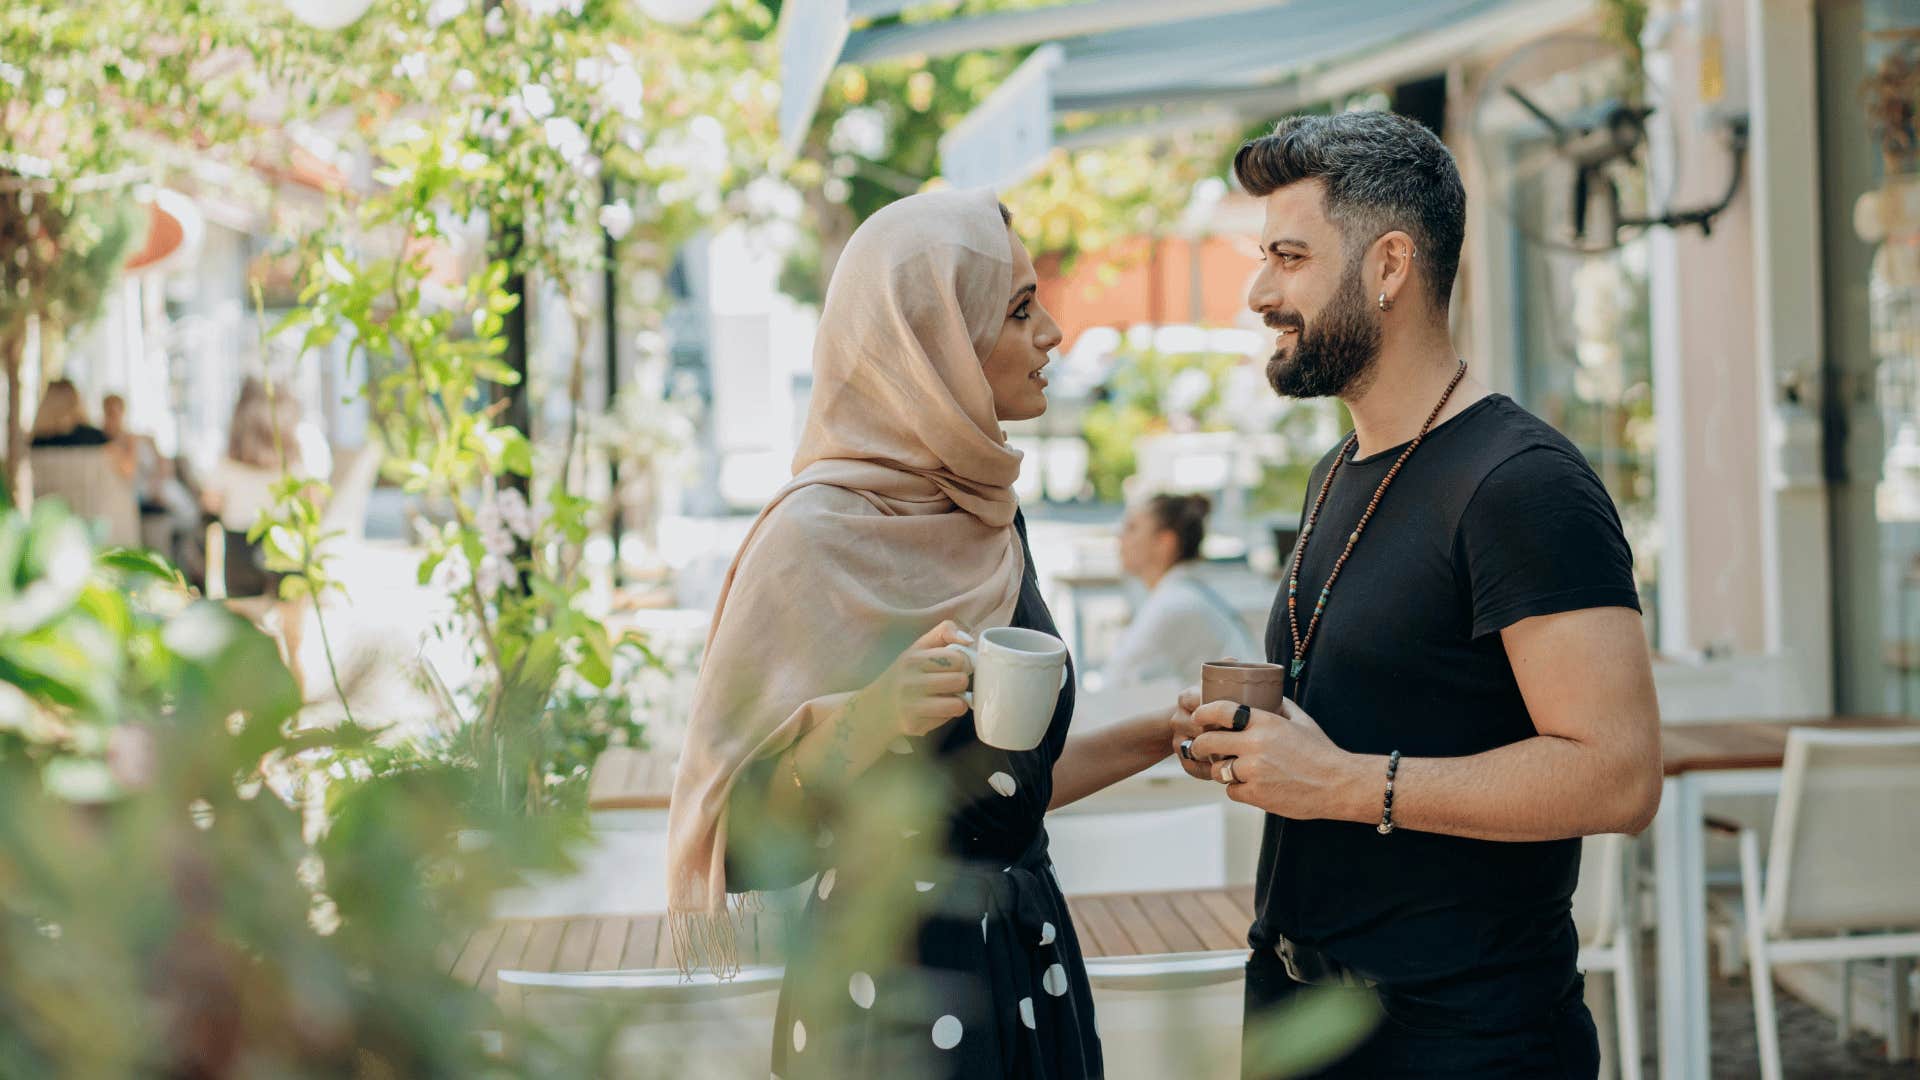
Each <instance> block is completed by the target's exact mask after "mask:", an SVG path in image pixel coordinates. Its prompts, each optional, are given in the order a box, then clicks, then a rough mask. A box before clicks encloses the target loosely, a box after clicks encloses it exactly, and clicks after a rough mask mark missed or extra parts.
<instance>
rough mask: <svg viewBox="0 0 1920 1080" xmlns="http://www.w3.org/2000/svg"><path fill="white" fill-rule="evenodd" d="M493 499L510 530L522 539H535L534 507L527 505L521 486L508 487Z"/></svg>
mask: <svg viewBox="0 0 1920 1080" xmlns="http://www.w3.org/2000/svg"><path fill="white" fill-rule="evenodd" d="M493 501H494V504H495V505H496V506H497V507H498V513H499V516H500V520H501V521H502V522H503V523H505V524H506V526H507V530H508V531H509V532H511V533H513V535H515V536H517V537H519V538H520V539H522V540H532V539H533V508H532V507H530V506H528V505H527V497H526V496H525V495H523V494H521V493H520V489H519V488H507V489H506V490H505V491H502V492H500V493H499V494H498V495H495V496H494V498H493Z"/></svg>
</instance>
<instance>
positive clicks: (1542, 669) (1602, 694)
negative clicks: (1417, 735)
mask: <svg viewBox="0 0 1920 1080" xmlns="http://www.w3.org/2000/svg"><path fill="white" fill-rule="evenodd" d="M1501 639H1502V641H1503V643H1504V644H1505V646H1506V649H1507V656H1508V659H1509V661H1510V662H1511V663H1512V665H1513V672H1514V678H1515V680H1516V681H1517V682H1518V683H1519V686H1520V693H1521V696H1522V698H1524V699H1525V701H1526V704H1527V710H1528V712H1529V713H1530V714H1531V715H1532V717H1533V722H1534V727H1535V728H1536V729H1537V730H1538V731H1539V734H1538V735H1537V736H1535V737H1533V738H1529V739H1522V740H1521V741H1519V742H1516V743H1512V744H1510V745H1508V746H1502V747H1499V748H1497V749H1494V750H1488V751H1486V752H1484V753H1479V754H1472V755H1469V756H1466V757H1457V758H1403V759H1402V760H1401V762H1400V766H1399V771H1398V775H1397V776H1396V778H1395V780H1394V798H1393V818H1394V824H1395V826H1396V827H1403V828H1409V829H1418V830H1421V831H1423V832H1434V833H1444V834H1448V835H1452V836H1467V837H1473V838H1476V839H1481V840H1512V841H1519V840H1557V839H1561V838H1563V837H1570V836H1588V835H1593V834H1597V833H1608V832H1625V833H1637V832H1640V831H1641V830H1643V829H1645V828H1646V827H1647V825H1648V823H1650V822H1651V821H1652V820H1653V814H1654V811H1655V810H1656V809H1657V808H1658V807H1659V804H1660V711H1659V704H1658V701H1657V700H1656V698H1655V696H1654V689H1653V670H1652V663H1651V660H1650V658H1649V657H1648V655H1647V645H1646V638H1645V636H1644V635H1643V633H1642V630H1641V624H1640V616H1639V614H1638V613H1637V612H1634V611H1632V610H1630V609H1627V608H1587V609H1582V610H1578V611H1569V612H1564V613H1560V614H1555V615H1541V616H1536V617H1534V618H1530V619H1523V620H1521V621H1520V622H1517V623H1515V624H1513V625H1512V626H1510V627H1508V628H1506V629H1505V630H1503V631H1501ZM1233 709H1234V706H1233V704H1232V703H1231V702H1216V703H1214V704H1212V705H1207V706H1202V707H1201V708H1199V709H1198V710H1197V711H1194V713H1193V721H1194V722H1195V723H1197V724H1198V726H1200V727H1202V728H1207V729H1222V728H1228V727H1230V726H1231V724H1232V719H1233ZM1284 710H1285V711H1284V715H1277V714H1271V713H1260V712H1256V713H1255V714H1254V719H1253V722H1252V723H1250V724H1249V725H1248V727H1247V730H1246V731H1244V732H1240V733H1237V734H1236V733H1234V732H1231V731H1223V730H1208V731H1206V732H1205V733H1203V734H1202V735H1200V736H1199V737H1198V738H1196V739H1195V741H1194V753H1195V754H1196V755H1200V756H1202V757H1205V756H1207V755H1211V756H1213V757H1215V758H1217V759H1220V763H1216V764H1215V765H1214V766H1213V774H1214V776H1215V778H1216V779H1218V778H1219V777H1220V775H1221V772H1222V769H1223V765H1224V759H1226V758H1228V757H1233V758H1235V759H1236V760H1235V761H1234V765H1233V772H1234V778H1235V780H1237V781H1239V782H1238V783H1235V784H1232V785H1230V786H1229V787H1228V788H1227V795H1228V797H1229V798H1232V799H1234V800H1235V801H1236V802H1245V803H1251V804H1253V805H1255V806H1259V807H1261V808H1263V809H1265V810H1267V811H1269V812H1271V813H1275V814H1279V815H1281V816H1283V817H1290V818H1295V819H1310V818H1330V819H1334V820H1341V821H1357V822H1365V823H1369V824H1372V823H1377V822H1378V821H1379V820H1380V812H1381V805H1382V802H1383V801H1384V800H1383V796H1384V793H1385V789H1386V776H1387V767H1386V762H1387V759H1386V757H1385V756H1384V755H1379V754H1352V753H1348V752H1346V751H1344V750H1341V749H1340V748H1339V747H1337V746H1335V745H1334V744H1333V742H1332V741H1331V740H1329V739H1328V738H1327V737H1326V735H1325V734H1324V733H1323V732H1322V731H1321V730H1320V727H1319V725H1318V724H1316V723H1315V722H1314V720H1313V718H1312V717H1310V716H1308V715H1307V714H1306V713H1305V712H1303V711H1301V710H1300V708H1299V706H1297V705H1294V704H1293V703H1292V702H1290V701H1289V702H1287V703H1286V705H1285V706H1284ZM1177 720H1178V718H1177V717H1176V722H1177Z"/></svg>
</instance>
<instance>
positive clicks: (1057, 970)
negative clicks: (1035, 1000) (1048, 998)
mask: <svg viewBox="0 0 1920 1080" xmlns="http://www.w3.org/2000/svg"><path fill="white" fill-rule="evenodd" d="M1040 988H1041V989H1042V990H1045V991H1046V992H1047V993H1049V994H1052V995H1053V996H1054V997H1059V996H1061V995H1062V994H1065V993H1066V992H1067V969H1066V968H1064V967H1061V966H1060V965H1059V964H1049V965H1047V973H1046V974H1045V975H1042V976H1041V977H1040Z"/></svg>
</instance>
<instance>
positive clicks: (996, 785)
mask: <svg viewBox="0 0 1920 1080" xmlns="http://www.w3.org/2000/svg"><path fill="white" fill-rule="evenodd" d="M987 786H988V787H990V788H992V789H993V790H995V791H997V792H999V793H1000V794H1002V795H1005V796H1006V797H1007V798H1009V799H1011V798H1013V793H1014V792H1015V791H1018V790H1020V785H1018V784H1016V783H1014V782H1013V777H1011V776H1009V775H1007V774H1006V773H1003V772H997V773H994V774H993V775H992V776H989V777H987Z"/></svg>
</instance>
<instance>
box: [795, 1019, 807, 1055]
mask: <svg viewBox="0 0 1920 1080" xmlns="http://www.w3.org/2000/svg"><path fill="white" fill-rule="evenodd" d="M806 1049H807V1025H805V1024H803V1023H801V1022H800V1021H798V1020H795V1021H794V1022H793V1052H794V1053H796V1054H799V1053H804V1052H805V1051H806Z"/></svg>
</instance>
